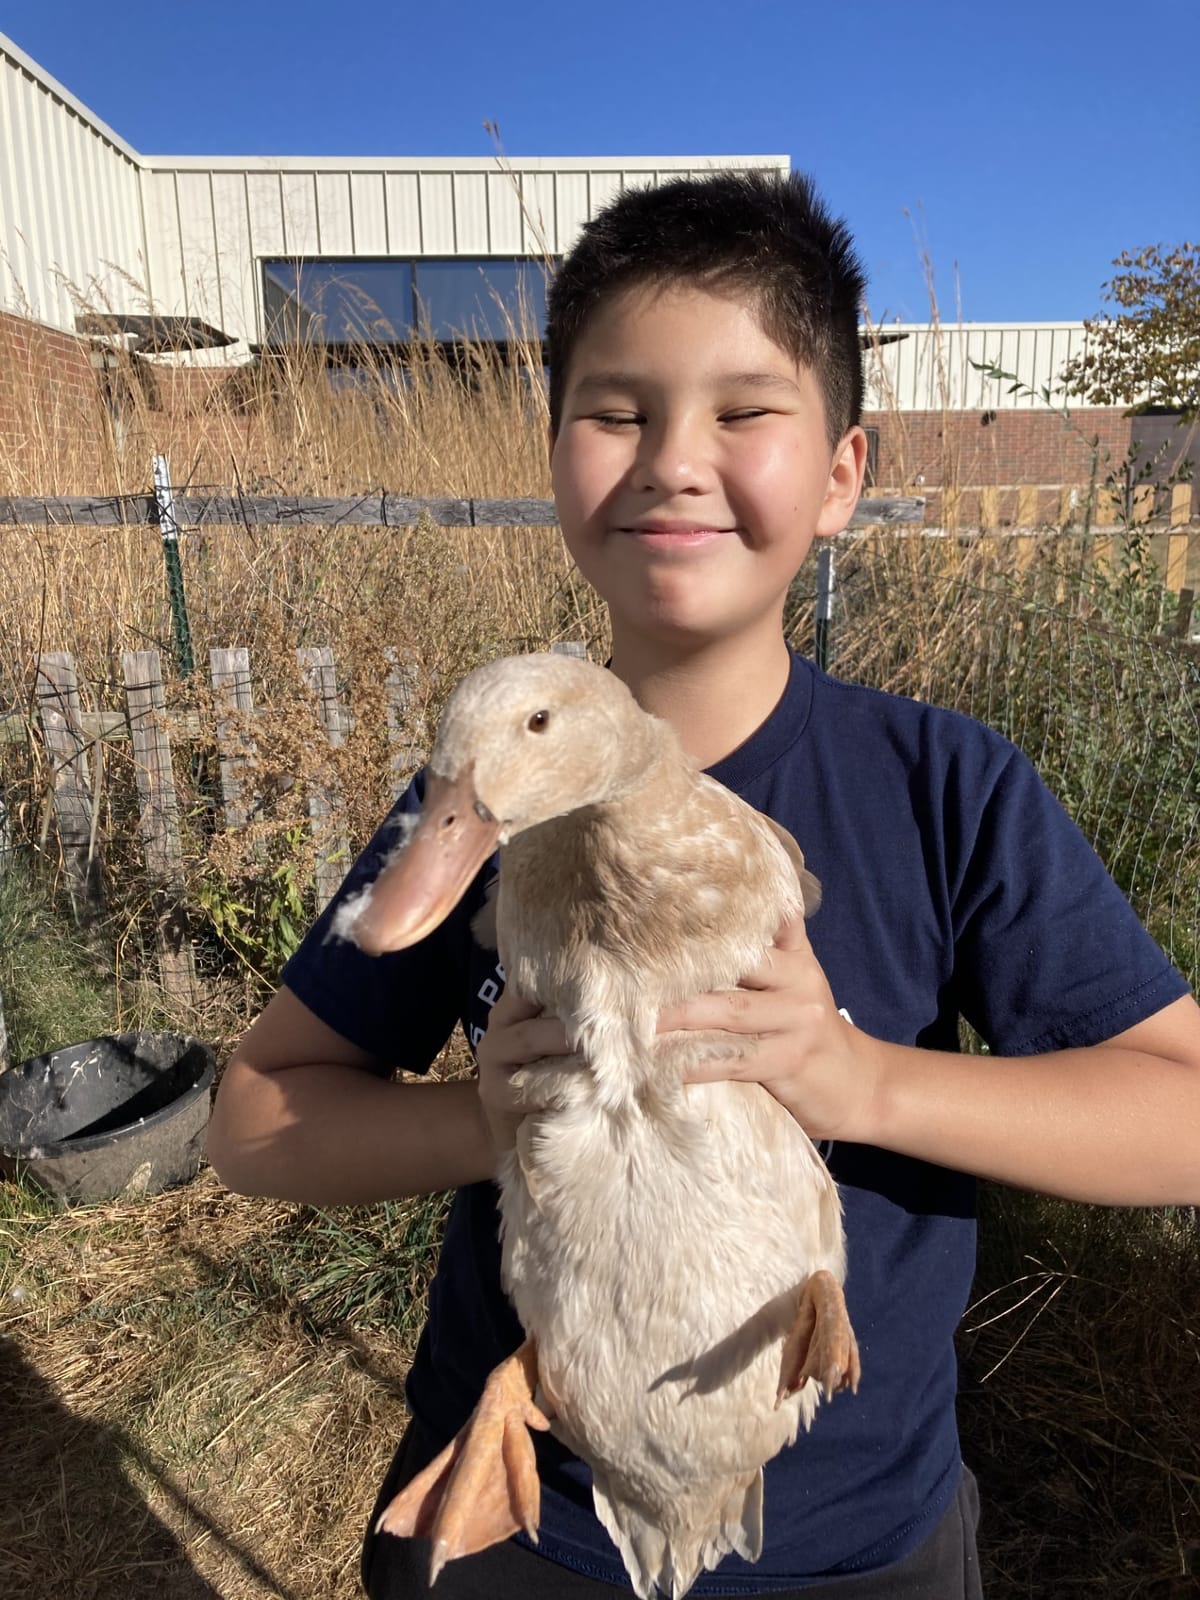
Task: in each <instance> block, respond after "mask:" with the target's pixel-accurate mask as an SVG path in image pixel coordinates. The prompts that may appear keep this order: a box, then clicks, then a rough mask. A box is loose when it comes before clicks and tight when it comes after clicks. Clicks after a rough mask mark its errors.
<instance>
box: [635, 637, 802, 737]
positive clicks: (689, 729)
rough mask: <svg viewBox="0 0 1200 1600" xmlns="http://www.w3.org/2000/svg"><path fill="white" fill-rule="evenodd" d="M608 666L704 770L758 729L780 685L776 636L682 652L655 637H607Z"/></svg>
mask: <svg viewBox="0 0 1200 1600" xmlns="http://www.w3.org/2000/svg"><path fill="white" fill-rule="evenodd" d="M612 670H613V671H614V672H615V673H616V675H617V676H618V677H619V678H620V679H621V681H622V682H623V683H624V684H626V685H627V687H628V688H629V689H630V690H631V691H632V693H633V696H634V698H635V699H636V700H637V702H638V704H639V705H640V706H642V708H643V709H644V710H646V711H649V712H651V713H652V714H653V715H654V716H656V717H662V718H663V720H664V721H666V722H669V723H670V724H671V726H672V727H673V728H674V729H675V732H676V733H677V734H678V735H679V738H680V742H681V743H682V745H683V748H684V749H685V750H686V751H687V753H688V755H690V756H691V757H692V759H693V760H694V761H696V762H697V763H698V764H699V765H700V766H701V767H711V766H713V765H714V764H715V763H716V762H718V761H721V760H723V759H724V758H725V757H726V756H727V755H730V754H731V753H732V752H733V751H734V750H736V749H737V748H738V746H739V745H742V744H745V742H746V740H747V739H748V738H749V737H750V735H751V734H752V733H754V732H755V731H756V730H757V729H758V728H760V727H761V726H762V725H763V723H764V722H765V721H766V720H767V718H768V717H769V716H770V715H771V713H772V711H774V709H775V707H776V706H777V705H778V704H779V702H780V700H781V699H782V697H783V692H784V690H785V689H786V688H787V681H788V674H789V672H790V671H791V658H790V656H789V654H788V648H787V645H786V644H785V642H784V639H783V635H782V633H774V634H772V635H771V636H770V637H769V638H766V639H751V640H742V639H722V640H719V641H717V642H715V643H711V644H705V645H703V646H698V647H694V648H691V649H688V650H684V651H678V652H673V651H669V650H664V649H663V648H662V647H661V646H660V645H659V643H658V641H653V640H645V639H619V638H618V639H614V641H613V655H612Z"/></svg>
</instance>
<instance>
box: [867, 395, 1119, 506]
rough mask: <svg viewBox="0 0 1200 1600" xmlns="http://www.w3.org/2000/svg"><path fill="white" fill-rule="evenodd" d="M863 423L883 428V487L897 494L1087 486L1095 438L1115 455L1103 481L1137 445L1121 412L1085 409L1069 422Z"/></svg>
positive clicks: (955, 416) (979, 418) (943, 416)
mask: <svg viewBox="0 0 1200 1600" xmlns="http://www.w3.org/2000/svg"><path fill="white" fill-rule="evenodd" d="M863 421H864V422H865V423H866V424H867V425H868V426H872V427H877V428H878V429H879V467H878V472H877V475H876V477H877V482H878V483H879V484H880V486H882V487H888V488H895V489H899V488H901V487H908V488H911V487H914V486H920V485H921V484H924V485H925V486H926V487H934V486H941V485H956V486H959V487H963V488H966V487H977V486H979V485H983V484H1003V485H1009V486H1017V485H1021V484H1026V485H1034V484H1040V485H1043V486H1044V487H1050V486H1055V487H1057V486H1058V485H1060V484H1068V485H1069V484H1086V483H1087V482H1088V480H1089V478H1090V476H1091V455H1092V447H1091V440H1092V439H1093V438H1094V437H1098V438H1099V441H1100V450H1101V454H1102V455H1103V453H1104V452H1105V451H1107V452H1108V454H1109V456H1110V458H1111V459H1110V465H1109V466H1104V465H1101V467H1100V477H1101V478H1103V477H1104V476H1105V474H1106V472H1107V471H1109V470H1111V466H1115V465H1116V464H1117V463H1119V462H1120V461H1122V460H1124V458H1125V455H1126V453H1127V451H1128V449H1129V440H1130V419H1129V418H1128V417H1126V416H1123V415H1122V413H1121V412H1120V411H1116V410H1084V409H1080V410H1078V411H1074V412H1072V415H1071V423H1070V424H1069V425H1068V424H1066V423H1064V422H1063V420H1062V418H1061V417H1059V416H1058V415H1056V414H1055V413H1053V412H1050V411H962V412H942V411H906V412H897V413H889V412H874V413H871V414H870V415H868V416H865V417H864V418H863Z"/></svg>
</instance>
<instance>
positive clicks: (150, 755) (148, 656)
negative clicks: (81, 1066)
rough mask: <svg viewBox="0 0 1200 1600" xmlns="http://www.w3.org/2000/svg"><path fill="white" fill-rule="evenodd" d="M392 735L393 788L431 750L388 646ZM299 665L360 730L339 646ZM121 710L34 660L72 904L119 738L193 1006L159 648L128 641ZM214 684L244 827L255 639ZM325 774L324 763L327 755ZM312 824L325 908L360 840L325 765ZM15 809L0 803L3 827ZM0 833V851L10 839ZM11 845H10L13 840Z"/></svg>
mask: <svg viewBox="0 0 1200 1600" xmlns="http://www.w3.org/2000/svg"><path fill="white" fill-rule="evenodd" d="M552 648H553V649H554V650H555V651H557V652H559V653H562V654H567V655H579V656H582V655H584V654H585V653H586V650H585V646H584V645H583V644H581V643H575V642H568V643H561V644H557V645H554V646H552ZM385 657H386V658H387V659H388V661H389V671H388V674H387V677H386V680H385V704H386V717H387V734H388V742H389V746H390V754H389V763H390V780H389V782H390V789H391V793H392V797H393V799H395V798H398V797H399V795H400V794H401V793H402V792H403V790H404V788H405V786H406V785H407V783H408V781H409V779H410V778H411V776H412V774H413V773H414V772H415V771H416V769H417V768H418V767H419V766H420V764H421V762H422V760H423V759H424V752H423V751H422V749H421V748H420V746H419V745H418V744H417V743H416V742H414V740H413V737H412V712H411V698H412V686H413V671H412V668H411V667H410V666H408V665H407V664H406V663H405V662H404V661H403V660H402V659H401V657H400V655H399V652H397V651H395V650H387V651H385ZM296 659H297V663H298V665H299V667H300V671H301V673H302V675H303V678H304V681H305V683H306V684H307V686H308V689H309V691H310V692H311V694H312V695H313V698H314V701H315V703H316V710H317V715H318V718H319V720H320V723H321V725H322V726H323V728H324V729H325V733H326V735H327V737H328V740H329V745H330V748H331V749H336V748H337V747H338V746H339V745H340V744H341V743H342V742H343V740H344V739H345V738H346V736H347V735H348V734H349V733H350V732H351V731H352V728H353V724H354V719H353V715H352V713H351V711H350V710H349V708H348V707H347V706H346V705H345V704H344V703H343V701H342V700H341V698H340V696H339V693H338V686H337V672H336V664H335V661H334V656H333V651H332V650H331V649H329V648H328V647H327V646H306V647H303V648H301V649H298V650H297V651H296ZM120 670H121V686H122V698H123V701H124V706H123V709H121V710H119V711H118V710H113V711H90V712H89V711H84V710H82V709H81V696H80V684H79V679H78V676H77V672H76V667H75V662H74V660H73V658H72V657H71V656H70V655H69V654H67V653H65V652H62V651H52V652H48V653H46V654H44V655H42V656H40V657H39V658H38V660H37V663H36V720H37V724H38V729H39V731H40V737H41V739H42V741H43V743H44V746H45V749H46V752H47V755H48V757H49V760H50V766H51V780H50V799H51V802H52V806H53V814H54V819H55V824H56V829H57V834H58V842H59V848H60V851H61V856H62V863H63V871H64V874H65V877H66V883H67V888H68V890H69V893H70V896H71V899H72V902H73V904H74V905H75V906H76V908H77V911H78V913H79V914H80V915H81V917H83V918H84V919H86V918H87V917H89V916H91V915H94V914H95V913H96V912H97V911H98V910H99V909H100V905H101V900H102V894H103V888H102V883H101V877H100V854H99V841H98V837H97V833H98V819H99V810H100V799H101V796H100V784H99V782H98V781H97V779H96V777H94V774H96V773H98V772H99V771H100V766H99V763H98V761H97V760H96V759H95V757H96V755H97V747H98V746H99V745H101V744H104V743H107V742H109V741H114V740H117V741H129V742H130V744H131V745H132V756H133V761H132V767H133V780H134V785H135V788H136V794H137V809H138V833H139V838H140V843H141V854H142V861H143V864H144V867H145V874H146V881H147V883H148V884H149V885H150V887H151V891H152V895H153V916H154V934H155V941H156V945H157V954H158V968H159V976H160V981H161V984H162V988H163V991H164V992H165V994H167V995H168V996H169V997H170V998H171V999H172V1000H176V1001H180V1002H182V1003H184V1004H187V1003H190V1002H191V1001H193V1000H194V999H195V997H196V972H195V967H194V961H193V952H192V945H191V940H190V935H189V930H188V923H187V916H186V911H185V907H184V903H183V894H182V891H183V860H184V847H183V834H182V828H181V817H180V807H179V799H178V795H177V792H176V785H175V777H174V771H173V767H172V721H171V719H169V718H168V717H167V714H166V707H165V696H164V663H163V659H162V655H161V653H160V652H159V651H158V650H134V651H127V652H126V653H124V654H123V655H122V656H121V658H120ZM209 682H210V684H211V686H212V690H213V696H214V706H215V717H214V721H213V728H212V733H213V736H214V738H215V743H216V749H217V771H218V775H219V791H220V808H221V813H222V815H221V820H222V821H223V823H224V826H225V827H226V828H241V827H245V826H246V825H247V824H248V822H249V821H250V820H251V818H252V817H253V815H254V814H255V812H256V810H257V807H258V803H259V799H260V797H259V796H257V795H256V794H254V793H253V792H251V790H250V787H249V784H250V776H249V774H250V769H251V767H252V764H253V760H254V756H255V754H256V747H255V740H254V733H253V719H254V715H255V705H254V694H253V689H252V686H251V672H250V653H249V651H248V650H246V649H227V650H211V651H210V652H209ZM29 731H30V730H29V728H28V725H27V722H26V718H25V717H24V716H23V715H22V714H19V713H15V712H10V713H7V714H6V715H3V716H0V743H13V742H16V741H18V740H23V739H25V738H26V737H27V736H28V733H29ZM174 732H175V737H176V738H177V739H178V738H179V737H180V736H181V735H182V737H183V738H184V739H186V740H188V741H189V742H190V741H192V740H194V739H196V738H198V737H199V736H200V734H201V732H202V729H201V725H200V719H199V716H198V715H197V714H196V713H195V712H192V713H187V714H185V715H184V716H182V717H180V718H176V719H174ZM318 771H319V772H320V764H318ZM307 810H308V825H309V827H310V829H311V830H312V837H313V843H314V847H315V852H316V860H317V866H316V873H315V884H314V888H315V896H316V903H317V908H318V909H320V908H322V907H324V906H325V905H326V904H327V903H328V902H329V900H330V899H331V898H332V897H333V894H334V893H335V891H336V890H337V887H338V885H339V884H340V883H341V880H342V878H343V877H344V876H345V873H346V870H347V868H348V866H349V864H350V846H349V843H348V841H347V839H346V836H345V833H344V830H343V827H342V824H341V821H340V816H341V812H342V805H341V798H340V796H339V794H338V793H337V789H336V782H335V779H334V777H333V775H332V773H331V772H330V771H329V770H328V769H325V771H324V773H323V775H320V776H318V777H317V779H316V780H315V781H314V782H312V783H311V784H310V786H309V792H308V795H307ZM4 830H5V814H4V811H3V806H2V803H0V835H3V834H4ZM7 842H8V841H7V839H6V836H0V851H2V850H3V848H4V847H5V845H6V843H7ZM9 847H10V848H11V845H9ZM3 1064H4V1024H3V1006H2V1001H0V1066H2V1065H3Z"/></svg>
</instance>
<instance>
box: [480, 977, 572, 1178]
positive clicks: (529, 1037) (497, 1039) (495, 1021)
mask: <svg viewBox="0 0 1200 1600" xmlns="http://www.w3.org/2000/svg"><path fill="white" fill-rule="evenodd" d="M569 1054H570V1046H569V1045H568V1044H567V1034H566V1029H565V1028H564V1027H563V1025H562V1023H561V1022H560V1021H559V1019H558V1018H557V1017H548V1016H545V1015H543V1013H542V1010H541V1008H540V1007H539V1006H536V1005H534V1004H533V1002H532V1001H530V1000H526V999H523V998H522V997H521V996H520V995H519V994H517V992H516V990H515V989H514V988H512V986H511V985H510V986H509V987H507V988H506V989H505V990H504V993H503V994H502V995H501V996H500V998H499V1000H497V1001H496V1004H495V1005H494V1006H493V1007H492V1011H491V1015H490V1016H489V1018H488V1026H487V1032H486V1033H485V1034H484V1036H483V1038H482V1039H481V1040H480V1041H479V1048H478V1049H477V1051H476V1052H475V1059H476V1061H477V1062H478V1063H479V1099H480V1103H481V1104H482V1106H483V1115H484V1119H485V1121H486V1122H487V1125H488V1132H489V1133H490V1135H491V1139H492V1144H493V1145H494V1146H495V1148H496V1150H497V1152H498V1153H503V1152H504V1151H506V1150H511V1149H512V1148H513V1145H514V1144H515V1142H516V1136H517V1128H518V1126H519V1124H520V1123H521V1121H522V1120H523V1119H524V1118H525V1117H526V1116H528V1115H529V1113H530V1112H531V1111H541V1110H545V1109H546V1108H547V1106H548V1105H549V1103H550V1099H551V1096H550V1095H547V1097H546V1098H545V1099H544V1100H542V1101H539V1099H538V1094H537V1074H536V1073H521V1068H522V1067H526V1066H528V1065H529V1064H530V1063H531V1062H533V1061H540V1060H542V1059H543V1058H544V1057H546V1056H565V1055H569ZM518 1074H520V1076H518Z"/></svg>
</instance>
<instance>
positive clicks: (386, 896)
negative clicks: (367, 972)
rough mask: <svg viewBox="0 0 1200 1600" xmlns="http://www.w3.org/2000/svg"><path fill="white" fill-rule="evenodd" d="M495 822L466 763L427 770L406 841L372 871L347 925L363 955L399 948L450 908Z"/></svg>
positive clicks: (489, 846) (482, 856) (484, 852)
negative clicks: (448, 772) (441, 772)
mask: <svg viewBox="0 0 1200 1600" xmlns="http://www.w3.org/2000/svg"><path fill="white" fill-rule="evenodd" d="M499 838H500V824H499V822H497V821H496V819H495V818H494V817H493V816H491V815H490V813H489V812H487V811H486V810H485V809H484V808H483V807H482V806H481V805H480V804H479V799H478V796H477V795H476V793H475V780H474V774H473V772H472V770H471V768H470V767H468V768H467V769H466V771H465V772H463V773H462V774H460V776H459V777H457V778H454V779H450V778H439V777H437V776H435V774H434V773H432V772H431V773H429V774H428V776H427V778H426V783H425V799H424V802H423V803H422V806H421V814H420V816H419V817H418V819H417V825H416V828H415V829H414V830H413V833H412V835H411V836H410V838H409V840H408V843H407V844H406V845H405V846H404V849H403V851H402V852H401V853H400V855H398V856H397V857H396V859H395V861H393V862H392V864H391V866H389V867H387V868H386V869H385V870H384V871H383V872H381V873H380V875H379V877H378V878H376V880H375V882H374V884H373V885H372V886H371V889H370V891H369V894H368V895H367V897H366V898H365V899H364V901H363V904H362V909H361V910H360V911H359V913H358V915H357V917H355V919H354V924H353V938H354V941H355V943H356V944H358V945H359V946H361V948H362V949H364V950H365V951H366V952H367V953H368V955H373V956H378V955H383V954H385V953H386V952H387V951H389V950H405V949H407V948H408V946H409V945H412V944H416V942H417V941H418V939H423V938H424V937H425V935H426V934H428V933H432V932H433V930H434V929H435V928H436V927H437V926H438V924H439V923H440V922H442V921H444V919H445V918H446V917H448V916H449V914H450V912H451V911H453V909H454V907H455V906H456V905H457V904H458V902H459V900H460V899H461V898H462V896H463V895H464V894H465V893H466V890H467V886H468V885H469V884H470V882H471V879H472V878H473V877H474V876H475V874H476V873H477V872H478V871H479V869H480V867H482V866H483V864H484V863H485V862H486V861H487V859H488V857H489V856H490V855H491V854H492V853H493V851H494V850H495V849H496V846H497V844H498V843H499Z"/></svg>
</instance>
